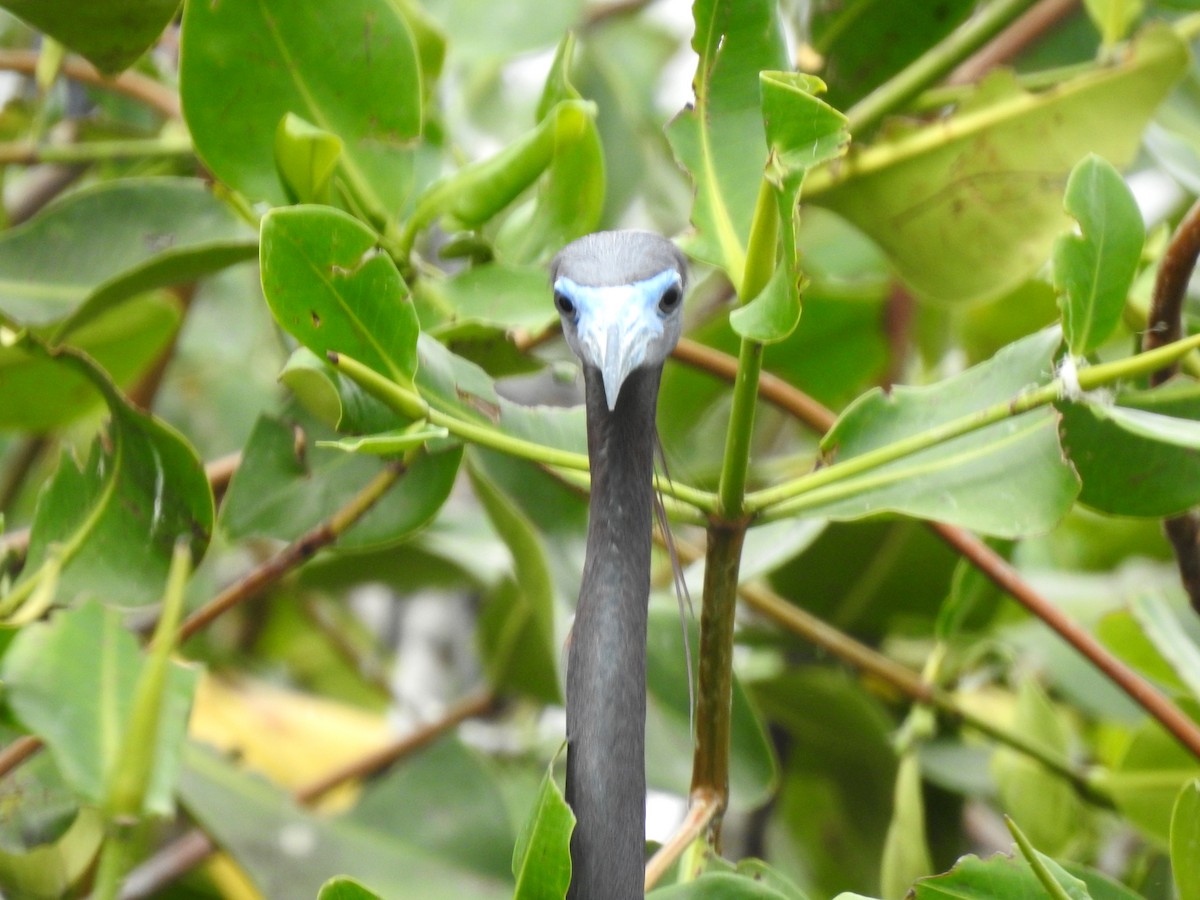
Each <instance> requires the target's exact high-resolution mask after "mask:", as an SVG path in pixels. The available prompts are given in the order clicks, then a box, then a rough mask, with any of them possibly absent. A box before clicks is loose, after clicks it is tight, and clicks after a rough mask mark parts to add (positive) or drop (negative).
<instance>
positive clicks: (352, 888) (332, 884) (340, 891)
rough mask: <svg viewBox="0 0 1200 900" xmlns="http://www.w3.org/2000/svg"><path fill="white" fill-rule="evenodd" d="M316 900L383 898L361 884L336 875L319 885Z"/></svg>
mask: <svg viewBox="0 0 1200 900" xmlns="http://www.w3.org/2000/svg"><path fill="white" fill-rule="evenodd" d="M317 900H383V898H382V897H380V896H379V895H378V894H376V893H375V892H374V891H372V890H369V889H368V888H367V887H365V886H364V885H363V884H362V883H361V882H359V881H356V880H355V879H353V878H348V877H346V876H345V875H338V876H337V877H336V878H330V879H329V880H328V881H327V882H325V883H324V884H323V885H321V890H320V892H319V893H318V894H317Z"/></svg>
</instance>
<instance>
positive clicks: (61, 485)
mask: <svg viewBox="0 0 1200 900" xmlns="http://www.w3.org/2000/svg"><path fill="white" fill-rule="evenodd" d="M20 346H21V347H22V348H23V349H25V350H26V351H28V352H31V353H35V354H40V355H41V356H42V357H43V358H45V359H47V360H52V361H54V362H55V363H56V364H57V365H59V366H63V367H65V368H67V369H70V370H71V371H73V372H74V373H76V374H77V375H80V376H82V377H84V378H86V379H87V380H88V381H89V382H91V385H92V387H93V388H95V389H97V390H98V391H99V392H100V394H101V395H102V396H103V397H104V399H105V402H106V403H107V404H108V408H109V413H110V415H111V420H110V424H109V426H108V430H107V434H106V435H104V436H101V437H98V438H97V439H96V440H95V441H94V442H93V444H92V447H91V450H90V452H89V454H88V458H87V461H86V462H85V463H84V465H83V467H82V468H80V467H79V466H78V464H77V463H76V461H75V460H74V459H73V458H72V457H71V456H70V454H68V453H64V454H63V456H62V457H61V459H60V460H59V465H58V470H57V472H56V473H55V475H54V476H53V478H52V479H51V480H50V481H49V482H48V483H47V484H46V485H45V487H44V488H43V489H42V492H41V494H40V496H39V498H38V504H37V511H36V512H35V514H34V519H33V527H32V531H31V534H30V543H29V554H28V557H27V560H26V565H25V569H24V571H23V573H22V577H21V579H19V580H18V581H17V583H16V585H15V586H14V587H13V589H12V591H11V592H10V593H9V595H8V596H7V597H6V598H5V599H4V600H3V601H0V610H3V611H4V613H5V614H9V613H12V612H13V611H14V610H15V609H16V608H17V607H19V605H20V604H21V602H22V598H23V597H27V596H28V595H29V594H30V593H32V592H33V591H34V590H36V588H37V586H38V583H39V580H40V579H41V578H43V577H44V572H49V571H57V569H58V568H59V567H60V566H61V573H60V574H59V575H58V576H57V577H58V598H59V600H60V601H61V602H66V601H68V600H70V599H72V598H74V597H76V596H79V595H86V596H91V597H96V598H99V599H102V600H104V601H106V602H110V603H115V604H118V605H121V606H138V605H142V604H145V603H150V602H153V601H155V600H157V599H158V598H159V597H160V596H161V592H162V586H163V583H164V582H165V581H166V575H167V568H168V565H169V562H170V559H171V554H172V550H173V548H174V545H175V542H176V541H177V540H179V539H181V538H182V539H186V540H188V541H189V542H190V544H191V551H192V558H193V559H200V558H201V557H203V555H204V551H205V549H206V548H207V547H208V540H209V536H210V535H211V534H212V527H213V497H212V491H211V490H210V489H209V486H208V478H207V477H206V476H205V474H204V469H203V467H202V466H201V464H200V460H199V459H197V458H196V454H195V452H194V451H193V450H192V448H191V446H190V445H189V444H188V443H187V441H185V440H184V439H183V437H181V436H180V435H179V434H178V433H177V432H176V431H175V430H174V429H172V428H170V427H169V426H168V425H166V424H164V423H163V422H161V421H159V420H158V419H155V418H153V417H152V416H148V415H146V414H145V413H142V412H139V411H138V410H137V409H135V408H134V407H133V406H132V405H131V404H130V403H129V401H128V400H126V399H125V398H124V397H123V396H122V395H121V394H120V393H119V392H118V391H117V389H116V388H115V387H113V385H112V382H110V381H109V380H108V377H107V376H106V375H105V373H103V372H102V371H100V370H99V369H97V368H96V367H95V365H94V363H92V362H91V361H90V360H88V359H87V358H86V357H83V356H81V355H79V354H77V353H75V352H74V351H69V350H66V349H62V348H60V349H58V350H47V349H45V348H43V347H42V346H41V345H40V344H37V343H35V342H33V341H32V340H30V339H27V340H26V341H25V342H24V343H22V344H21V345H20ZM43 567H47V568H45V569H44V568H43Z"/></svg>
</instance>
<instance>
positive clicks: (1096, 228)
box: [1054, 154, 1144, 356]
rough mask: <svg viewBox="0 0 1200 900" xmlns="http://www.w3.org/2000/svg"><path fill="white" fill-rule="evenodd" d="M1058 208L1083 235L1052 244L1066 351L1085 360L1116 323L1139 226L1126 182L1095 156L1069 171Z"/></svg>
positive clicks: (1137, 249)
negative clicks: (1064, 211) (1060, 206)
mask: <svg viewBox="0 0 1200 900" xmlns="http://www.w3.org/2000/svg"><path fill="white" fill-rule="evenodd" d="M1063 204H1064V206H1065V208H1066V210H1067V212H1068V213H1069V214H1070V215H1071V216H1072V217H1073V218H1074V219H1075V220H1076V221H1077V222H1078V223H1079V228H1080V231H1081V232H1082V234H1081V235H1077V234H1068V235H1064V236H1062V237H1061V238H1059V239H1058V242H1057V243H1056V244H1055V245H1054V284H1055V287H1056V288H1057V289H1058V291H1059V294H1060V299H1059V302H1060V305H1061V307H1062V315H1063V335H1064V337H1065V338H1066V341H1067V346H1068V347H1070V348H1071V352H1072V353H1073V354H1075V355H1076V356H1084V355H1086V354H1088V353H1091V352H1092V351H1093V350H1095V349H1096V348H1097V347H1099V346H1100V345H1101V344H1102V343H1104V341H1106V340H1107V339H1108V337H1109V335H1111V334H1112V332H1113V329H1114V328H1116V327H1117V323H1118V322H1120V321H1121V312H1122V310H1124V308H1125V297H1126V296H1127V295H1128V293H1129V288H1130V286H1131V285H1132V284H1133V277H1134V275H1135V274H1136V273H1137V267H1138V262H1139V261H1140V259H1141V256H1142V240H1143V237H1144V227H1143V225H1142V214H1141V212H1139V211H1138V205H1137V201H1135V200H1134V199H1133V194H1132V192H1130V190H1129V188H1128V187H1127V186H1126V184H1125V180H1124V179H1123V178H1121V175H1120V173H1119V172H1117V170H1116V169H1114V168H1113V167H1112V166H1111V165H1109V164H1108V163H1107V162H1105V161H1104V160H1103V159H1101V158H1100V157H1098V156H1096V155H1095V154H1091V155H1089V156H1087V157H1085V158H1084V159H1083V161H1082V162H1080V163H1079V165H1077V166H1076V167H1075V168H1074V169H1072V170H1071V177H1070V178H1068V179H1067V193H1066V197H1065V199H1064V201H1063Z"/></svg>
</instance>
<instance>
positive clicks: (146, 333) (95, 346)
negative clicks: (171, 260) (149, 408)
mask: <svg viewBox="0 0 1200 900" xmlns="http://www.w3.org/2000/svg"><path fill="white" fill-rule="evenodd" d="M179 321H180V306H179V302H178V301H177V300H176V298H174V297H172V296H170V295H168V294H165V293H153V294H146V295H143V296H141V297H136V298H134V299H132V300H129V301H127V302H126V303H123V304H122V305H121V307H120V309H115V310H112V311H110V312H107V313H104V314H103V315H101V316H100V317H98V318H96V319H94V320H92V321H91V322H88V323H87V324H85V325H83V326H82V327H80V328H79V329H78V330H77V331H74V332H73V333H72V334H71V337H70V344H71V346H72V347H74V348H75V349H77V350H79V351H80V352H82V353H85V354H86V355H87V356H89V357H91V358H92V359H93V360H94V361H95V363H96V365H97V366H99V367H100V368H101V369H103V370H104V371H106V372H107V373H108V374H109V377H110V378H112V380H113V383H114V384H116V385H117V386H119V387H128V386H129V385H130V384H132V383H134V382H136V381H137V379H138V378H139V377H141V376H142V375H143V374H144V373H145V372H146V370H147V368H148V367H149V366H150V365H151V364H152V363H154V361H155V360H157V359H158V358H159V356H160V355H161V354H162V352H163V351H164V350H165V349H166V348H167V346H168V344H169V343H170V341H171V339H172V338H173V337H174V336H175V332H176V329H177V328H178V327H179ZM0 395H2V396H3V397H4V402H3V403H0V430H6V429H16V430H21V431H31V432H35V433H36V432H44V431H50V430H51V429H54V428H61V427H62V426H64V425H67V424H68V423H70V422H73V421H75V420H76V419H78V418H79V417H81V416H82V415H84V414H85V413H88V412H90V411H92V410H93V409H95V408H97V407H99V406H101V405H102V404H103V402H104V400H103V398H102V397H101V395H100V394H99V393H97V392H96V391H95V390H94V389H93V388H92V386H91V383H90V382H89V381H88V379H87V378H86V377H85V376H82V375H80V374H78V373H77V372H75V371H74V370H72V369H69V368H67V367H66V366H61V365H59V364H58V363H56V362H54V361H53V360H50V359H46V358H45V357H44V356H42V355H40V354H38V353H31V352H29V351H28V350H25V349H22V348H21V347H18V346H11V347H10V346H3V345H0Z"/></svg>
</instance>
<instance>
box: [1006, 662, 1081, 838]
mask: <svg viewBox="0 0 1200 900" xmlns="http://www.w3.org/2000/svg"><path fill="white" fill-rule="evenodd" d="M1012 728H1013V729H1014V730H1015V731H1016V732H1017V733H1018V734H1020V735H1022V736H1023V737H1025V738H1026V739H1027V740H1030V741H1033V742H1035V743H1037V744H1039V745H1040V746H1042V747H1043V748H1045V749H1046V750H1047V751H1048V752H1049V753H1051V754H1052V755H1054V756H1056V757H1059V758H1065V757H1067V756H1068V755H1069V752H1070V735H1069V733H1068V732H1067V728H1066V725H1065V723H1064V722H1063V718H1062V713H1061V712H1060V711H1059V710H1057V709H1055V707H1054V705H1053V704H1052V703H1051V702H1050V698H1049V697H1047V696H1046V694H1045V692H1044V691H1043V690H1042V689H1041V687H1040V686H1039V685H1038V683H1037V682H1036V681H1034V680H1033V679H1032V678H1026V679H1024V680H1022V681H1021V683H1020V686H1019V687H1018V689H1017V708H1016V717H1015V721H1014V722H1013V724H1012ZM992 774H993V775H994V776H995V779H996V783H997V787H998V788H999V793H1000V802H1001V805H1002V808H1003V810H1004V811H1005V812H1006V813H1007V814H1008V815H1009V816H1011V817H1012V818H1013V819H1015V820H1016V821H1018V822H1020V823H1021V824H1022V826H1023V827H1024V828H1025V830H1026V831H1028V832H1029V835H1030V840H1032V841H1033V842H1034V844H1036V845H1037V846H1039V847H1045V848H1046V849H1047V850H1048V851H1049V852H1050V853H1052V854H1053V853H1059V852H1061V851H1062V850H1063V849H1064V848H1065V847H1066V845H1067V843H1068V842H1069V841H1070V840H1071V839H1072V838H1074V837H1076V836H1077V835H1078V832H1079V820H1080V815H1081V809H1080V804H1079V798H1078V796H1077V795H1076V793H1075V790H1074V788H1072V787H1071V785H1070V784H1068V783H1067V782H1066V781H1064V780H1063V779H1062V778H1060V777H1059V776H1057V775H1055V774H1053V773H1051V772H1049V771H1047V770H1046V769H1045V768H1044V767H1043V766H1042V765H1041V764H1040V763H1038V762H1036V761H1034V760H1032V759H1030V758H1029V757H1028V756H1026V755H1025V754H1023V753H1018V752H1017V751H1015V750H1012V749H1009V748H1007V747H998V748H997V750H996V753H995V756H994V757H993V758H992Z"/></svg>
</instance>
